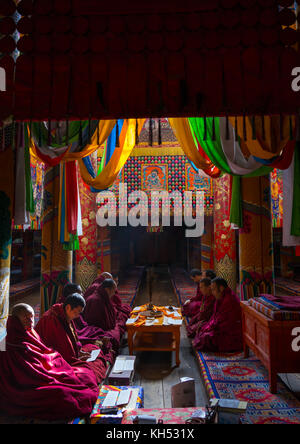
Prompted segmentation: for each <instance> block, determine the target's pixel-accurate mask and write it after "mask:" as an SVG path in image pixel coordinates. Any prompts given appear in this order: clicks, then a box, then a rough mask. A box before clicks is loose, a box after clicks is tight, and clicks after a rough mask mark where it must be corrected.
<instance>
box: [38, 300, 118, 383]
mask: <svg viewBox="0 0 300 444" xmlns="http://www.w3.org/2000/svg"><path fill="white" fill-rule="evenodd" d="M84 307H85V300H84V299H83V297H82V296H81V295H79V294H76V293H74V294H72V295H70V296H68V297H67V299H66V301H65V303H64V304H55V305H53V306H52V307H51V308H50V309H49V310H48V311H47V312H46V313H44V314H43V315H42V317H41V319H40V320H39V322H38V323H37V326H36V330H37V332H38V333H39V335H40V336H41V338H42V340H43V342H44V343H45V344H46V345H47V346H48V347H51V348H53V349H54V350H56V351H58V352H59V353H60V354H61V355H62V357H63V358H64V359H65V360H66V361H67V362H68V363H69V364H71V365H76V366H79V365H80V366H84V367H87V368H90V369H92V370H93V371H94V373H95V375H96V378H97V382H98V383H101V382H102V381H103V379H104V378H105V375H106V370H107V366H108V363H112V362H113V358H114V357H113V354H112V353H111V351H110V350H109V349H107V348H106V347H105V346H103V348H102V349H101V350H100V353H99V355H98V357H97V358H96V360H94V361H92V362H87V359H88V358H90V355H91V351H92V350H96V349H98V348H99V347H98V346H96V345H94V344H86V345H84V346H82V344H81V343H80V342H79V340H78V337H77V334H76V328H75V325H74V322H73V320H74V319H76V318H77V317H78V316H79V314H80V313H81V312H82V310H83V309H84Z"/></svg>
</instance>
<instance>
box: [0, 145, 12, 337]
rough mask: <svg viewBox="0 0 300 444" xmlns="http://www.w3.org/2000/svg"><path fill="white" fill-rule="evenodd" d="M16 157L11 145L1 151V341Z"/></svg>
mask: <svg viewBox="0 0 300 444" xmlns="http://www.w3.org/2000/svg"><path fill="white" fill-rule="evenodd" d="M13 159H14V157H13V151H12V149H11V148H10V147H9V148H8V149H6V151H4V152H0V343H1V341H2V340H3V338H4V337H5V336H6V321H7V317H8V313H9V281H10V264H11V242H12V232H11V226H12V203H13V197H14V160H13Z"/></svg>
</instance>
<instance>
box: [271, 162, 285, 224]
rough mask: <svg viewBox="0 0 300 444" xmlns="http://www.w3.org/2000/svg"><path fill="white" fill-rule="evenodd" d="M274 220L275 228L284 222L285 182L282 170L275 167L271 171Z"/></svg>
mask: <svg viewBox="0 0 300 444" xmlns="http://www.w3.org/2000/svg"><path fill="white" fill-rule="evenodd" d="M271 196H272V220H273V227H274V228H282V224H283V184H282V171H280V170H277V169H274V170H273V171H272V173H271Z"/></svg>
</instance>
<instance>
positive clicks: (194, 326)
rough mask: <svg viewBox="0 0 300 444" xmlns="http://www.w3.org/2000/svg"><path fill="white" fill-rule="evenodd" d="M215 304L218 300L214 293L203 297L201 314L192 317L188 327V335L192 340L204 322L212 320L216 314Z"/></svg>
mask: <svg viewBox="0 0 300 444" xmlns="http://www.w3.org/2000/svg"><path fill="white" fill-rule="evenodd" d="M215 302H216V300H215V297H214V296H213V294H212V293H209V295H208V296H204V295H203V298H202V302H201V306H200V308H199V312H198V313H197V314H195V315H194V316H193V317H192V319H191V321H190V323H189V325H188V326H187V334H188V336H189V337H190V338H193V337H194V336H195V334H196V333H197V330H198V328H199V327H200V325H201V324H202V323H203V322H207V321H209V320H210V318H211V316H212V314H213V312H214V306H215Z"/></svg>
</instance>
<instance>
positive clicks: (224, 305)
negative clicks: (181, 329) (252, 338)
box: [182, 269, 243, 352]
mask: <svg viewBox="0 0 300 444" xmlns="http://www.w3.org/2000/svg"><path fill="white" fill-rule="evenodd" d="M190 276H191V279H192V280H193V281H194V282H195V283H197V294H196V296H195V297H194V298H192V299H190V300H188V301H186V302H185V304H184V305H183V309H182V312H183V315H184V316H186V317H188V318H190V322H189V325H188V327H187V333H188V336H189V337H190V338H192V344H193V346H194V347H195V349H197V350H201V351H212V352H235V351H240V350H241V349H242V347H243V335H242V312H241V307H240V301H239V299H238V297H237V296H236V295H235V294H234V292H233V291H232V290H231V289H230V288H229V287H228V284H227V282H226V280H225V279H223V278H220V277H216V274H215V273H214V272H213V271H212V270H206V271H204V272H203V273H202V272H201V271H200V270H197V269H194V270H192V271H191V273H190Z"/></svg>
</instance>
